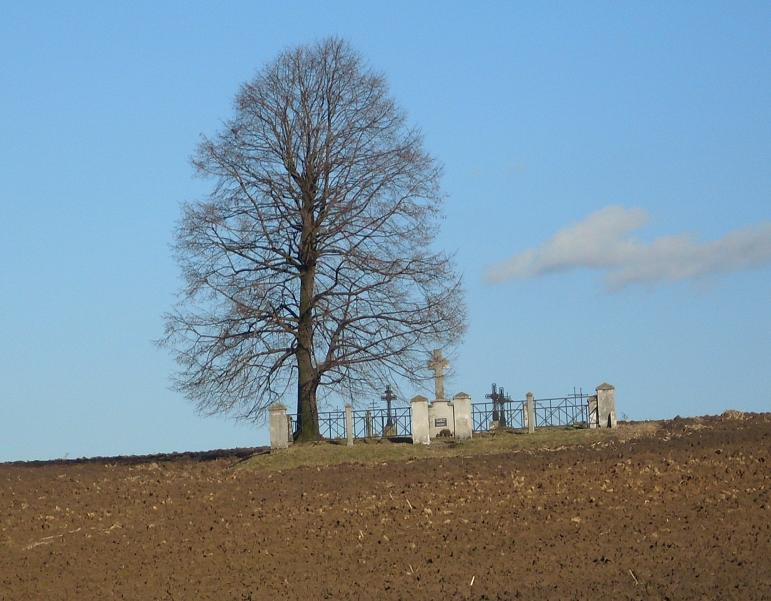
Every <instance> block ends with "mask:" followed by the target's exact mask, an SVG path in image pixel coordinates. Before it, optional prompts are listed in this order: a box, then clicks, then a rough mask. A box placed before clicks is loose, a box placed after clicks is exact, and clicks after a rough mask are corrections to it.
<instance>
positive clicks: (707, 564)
mask: <svg viewBox="0 0 771 601" xmlns="http://www.w3.org/2000/svg"><path fill="white" fill-rule="evenodd" d="M645 426H646V427H645V428H641V427H640V426H634V425H622V426H621V427H620V428H619V429H618V430H616V431H614V432H607V431H605V432H601V433H596V432H593V433H588V432H587V431H578V432H576V431H565V432H564V433H563V432H557V433H550V434H549V436H548V437H544V438H543V441H542V443H541V444H540V445H533V444H532V441H533V440H540V439H536V438H530V439H529V441H528V444H526V445H520V444H519V441H525V440H526V439H527V438H528V437H527V435H517V434H499V435H498V437H500V440H503V437H505V436H508V437H509V438H510V440H511V441H513V442H511V443H509V442H505V444H502V446H501V448H500V450H498V451H495V447H493V446H488V447H485V448H487V451H486V452H485V453H484V454H478V453H475V452H474V448H475V446H474V441H472V443H470V444H467V445H460V446H458V447H450V446H448V447H447V448H448V454H447V455H446V456H442V455H441V452H439V451H436V449H433V450H432V453H433V454H432V455H425V458H421V457H423V456H421V454H420V453H418V452H416V457H417V458H416V459H409V460H393V459H389V460H387V461H378V460H377V459H375V460H374V461H373V460H372V456H373V455H372V449H373V448H374V447H373V445H357V447H355V448H354V449H350V450H347V451H348V452H350V453H351V457H352V458H354V459H355V458H356V453H357V452H361V453H364V451H365V450H366V451H367V455H366V456H367V462H358V463H345V464H335V465H327V466H319V467H317V466H312V467H309V466H304V467H303V466H300V467H291V468H287V467H284V468H282V469H279V468H278V467H277V466H278V465H279V464H277V463H275V455H274V456H257V457H254V458H252V459H251V460H248V461H244V460H243V459H242V457H243V453H241V454H240V455H237V454H234V453H228V452H222V453H212V454H208V455H206V454H204V455H192V456H182V457H158V458H148V459H137V458H112V459H101V460H89V461H80V462H51V463H41V464H3V465H0V600H2V601H25V600H45V601H50V600H58V599H72V600H78V601H86V600H92V599H93V600H97V599H98V600H109V599H136V600H143V601H144V600H148V601H149V600H165V601H171V600H175V601H181V600H190V601H198V600H216V601H245V600H249V599H251V600H258V599H259V600H262V599H404V600H421V599H518V598H522V599H593V600H596V599H614V600H616V599H672V600H678V601H682V600H688V599H740V600H742V601H747V600H750V599H771V509H770V508H769V507H770V506H771V500H770V499H769V490H770V489H771V469H770V467H771V464H770V463H769V451H770V450H771V415H769V414H762V415H748V414H736V413H732V414H725V415H724V416H722V417H709V418H697V419H690V420H682V419H675V420H672V421H668V422H661V423H658V424H655V425H654V424H645ZM534 436H535V437H537V436H539V435H538V434H536V435H534ZM563 436H564V441H563V440H562V438H561V437H563ZM480 444H481V442H480ZM393 446H396V445H393ZM365 447H366V449H365ZM317 448H319V449H320V448H321V446H319V447H317ZM405 449H406V447H405ZM410 449H411V447H410ZM491 449H492V450H491ZM449 451H452V452H451V453H450V452H449ZM290 452H291V451H290ZM303 452H305V453H306V454H308V455H310V454H312V453H313V447H310V448H308V449H305V450H304V451H303ZM410 452H411V451H410ZM362 456H364V455H362Z"/></svg>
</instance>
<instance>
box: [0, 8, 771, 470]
mask: <svg viewBox="0 0 771 601" xmlns="http://www.w3.org/2000/svg"><path fill="white" fill-rule="evenodd" d="M415 4H418V3H414V2H393V1H392V2H388V3H378V4H370V5H365V3H361V2H346V3H341V2H327V3H323V4H322V5H320V4H318V3H311V2H308V3H291V2H275V3H267V2H265V3H237V2H231V3H221V4H220V5H215V4H214V3H212V4H203V3H192V2H184V3H182V2H179V3H172V2H164V3H155V2H153V3H151V2H144V3H140V2H137V3H122V4H119V3H96V2H94V3H84V2H71V3H53V2H51V3H36V4H31V3H15V4H11V3H5V5H4V6H3V9H2V19H0V55H1V56H2V57H3V58H2V60H1V61H0V165H2V167H1V169H2V177H0V228H1V230H0V257H2V258H1V259H0V460H13V459H38V458H51V457H63V456H69V457H76V456H83V455H88V456H93V455H112V454H118V453H146V452H158V451H172V450H177V451H181V450H200V449H208V448H220V447H234V446H252V445H255V444H264V442H265V439H266V431H265V427H264V426H262V425H246V424H240V425H239V424H233V423H232V422H230V421H228V420H227V419H223V418H203V417H199V416H197V415H196V414H195V411H194V409H193V406H192V405H191V404H190V403H189V402H187V401H186V400H185V399H184V398H181V397H180V396H179V395H178V394H177V393H175V392H172V391H171V390H169V375H170V373H171V372H172V370H173V369H174V364H173V361H172V359H171V357H170V356H169V355H168V354H167V353H166V352H165V351H163V350H159V349H157V348H155V347H154V346H153V344H152V340H153V339H155V338H157V337H159V336H160V334H161V331H162V319H161V315H162V313H163V312H164V311H166V310H167V309H168V308H169V307H170V306H171V304H172V303H173V301H174V293H175V290H176V289H177V288H178V284H179V280H178V273H177V267H176V265H175V263H174V261H173V259H172V257H171V253H170V249H169V245H170V243H171V240H172V232H173V228H174V224H175V221H176V219H177V217H178V215H179V205H180V203H181V202H183V201H185V200H189V199H194V198H197V197H200V196H202V195H203V194H205V192H206V189H207V183H206V182H205V181H201V180H198V179H195V178H194V177H193V172H192V168H191V167H190V165H189V162H188V160H189V157H190V155H191V154H192V152H193V150H194V148H195V145H196V142H197V140H198V138H199V135H200V134H201V133H206V134H211V133H214V132H215V131H216V130H217V129H218V127H219V125H220V124H221V122H222V121H223V120H225V119H226V118H227V117H228V116H229V115H230V111H231V103H232V100H233V97H234V95H235V93H236V91H237V88H238V86H239V84H240V83H242V82H243V81H245V80H247V79H248V78H250V77H251V76H252V75H253V74H254V73H255V72H256V70H257V69H258V68H259V67H260V66H261V65H262V64H264V63H265V62H267V61H270V60H272V59H273V58H274V57H275V56H276V54H277V53H278V52H279V51H281V50H282V49H284V48H286V47H288V46H292V45H295V44H300V43H307V42H311V41H314V40H317V39H319V38H322V37H325V36H328V35H339V36H342V37H345V38H346V39H348V40H349V41H350V42H351V43H352V45H353V46H354V47H355V48H356V49H357V50H358V51H360V52H361V53H362V54H363V55H364V56H365V57H366V58H367V59H368V60H369V62H370V63H371V64H372V65H373V66H374V67H375V68H377V69H379V70H382V71H383V72H384V73H385V74H386V76H387V78H388V80H389V82H390V85H391V90H392V93H393V95H394V97H395V98H396V99H397V101H398V102H399V104H400V105H401V106H402V107H403V108H404V109H406V110H407V112H408V114H409V116H410V119H411V121H412V122H413V123H415V124H417V125H419V126H420V127H421V128H422V130H423V132H424V134H425V140H426V145H427V147H428V148H429V150H430V151H431V152H432V153H433V154H434V155H435V156H436V157H437V158H438V159H439V160H440V161H441V162H442V163H443V164H444V179H443V184H444V190H445V192H446V193H447V197H448V199H447V204H446V214H447V215H446V221H445V223H444V227H443V229H442V232H441V235H440V237H439V244H440V245H442V246H443V247H445V248H448V249H451V250H453V251H455V252H456V253H457V259H458V263H459V265H460V267H461V269H462V271H463V272H464V276H465V281H466V286H467V288H468V303H469V309H470V322H469V332H468V335H467V338H466V342H465V343H464V345H463V346H462V347H461V348H460V349H458V352H457V356H456V358H455V359H454V368H455V372H456V373H455V376H454V377H453V379H452V380H451V381H450V382H448V387H449V389H450V391H452V392H457V391H459V390H464V391H466V392H468V393H470V394H471V395H472V397H474V398H476V399H479V398H481V397H482V395H483V394H484V393H485V392H487V390H488V388H489V385H490V384H491V383H492V382H496V383H498V384H499V385H503V386H505V387H506V389H507V391H509V392H511V393H512V395H513V396H515V397H523V396H524V394H525V392H527V391H528V390H532V391H533V392H535V394H536V396H544V395H557V394H561V393H564V392H568V391H571V390H572V389H573V387H574V386H576V387H583V388H584V389H587V388H589V389H592V388H593V387H594V386H596V385H598V384H600V383H601V382H603V381H608V382H611V383H612V384H614V385H615V386H616V389H617V403H618V409H619V413H620V414H627V415H628V416H630V417H632V418H635V419H648V418H663V417H671V416H674V415H676V414H680V415H698V414H705V413H719V412H721V411H722V410H724V409H726V408H729V407H730V408H738V409H743V410H750V411H769V410H771V369H770V368H769V365H771V256H770V253H769V252H768V248H769V246H770V245H771V241H770V240H769V229H768V227H769V225H768V224H769V222H771V7H770V6H769V4H768V3H765V2H757V3H747V2H723V3H708V2H698V3H697V2H678V3H671V2H645V3H642V2H629V3H616V2H607V3H599V2H597V3H595V2H580V3H579V2H575V3H529V4H525V3H520V4H509V3H503V2H501V3H473V4H472V3H441V8H439V6H440V5H439V4H438V3H437V4H429V3H422V4H419V5H417V6H416V5H415ZM322 6H323V8H322ZM609 207H610V208H609ZM598 215H599V217H598ZM598 219H599V220H603V219H604V221H603V223H604V224H605V229H604V230H603V232H604V233H602V232H600V233H598V235H597V236H595V235H594V234H593V232H594V231H595V229H594V228H595V226H596V225H597V223H598ZM614 220H616V221H614ZM625 224H626V225H625ZM624 227H626V229H624ZM587 232H588V233H587ZM598 232H599V230H598ZM588 238H591V240H588ZM584 240H586V244H584ZM593 248H594V251H592V249H593ZM609 255H611V256H613V257H617V258H618V259H617V260H616V261H615V263H614V262H612V261H611V262H610V264H609V263H608V261H606V260H605V258H606V257H607V256H609ZM502 265H508V267H507V268H506V269H504V271H505V272H506V274H507V275H506V276H505V277H501V278H498V281H497V283H492V282H491V280H490V277H489V276H490V273H491V272H492V271H494V270H495V269H496V266H497V267H498V268H500V266H502ZM619 280H620V281H621V285H618V281H619ZM608 282H616V285H609V284H608Z"/></svg>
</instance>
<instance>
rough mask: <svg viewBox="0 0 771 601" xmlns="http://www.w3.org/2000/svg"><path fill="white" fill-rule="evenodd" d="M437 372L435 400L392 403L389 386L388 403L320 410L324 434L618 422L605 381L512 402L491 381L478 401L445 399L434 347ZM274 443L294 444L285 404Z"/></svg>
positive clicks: (292, 418)
mask: <svg viewBox="0 0 771 601" xmlns="http://www.w3.org/2000/svg"><path fill="white" fill-rule="evenodd" d="M427 367H428V369H430V370H432V371H433V372H434V376H433V379H434V398H433V400H431V401H429V399H428V398H426V397H425V396H422V395H417V396H414V397H413V398H412V399H411V400H410V402H409V406H408V407H394V403H393V402H394V401H395V400H396V397H395V395H394V393H393V391H392V390H391V387H390V386H387V387H386V390H385V391H384V393H383V396H382V397H381V399H382V400H383V401H384V402H385V407H381V408H375V407H372V408H369V409H354V407H353V405H351V404H347V405H346V406H345V409H344V410H343V411H325V412H319V424H320V428H321V433H322V436H323V437H324V438H325V439H327V440H343V439H344V440H346V442H347V444H348V445H349V446H353V444H354V440H355V439H357V438H359V439H362V438H389V439H393V438H409V439H411V441H412V444H422V445H429V444H431V441H432V440H434V439H436V438H453V439H454V440H455V441H463V440H467V439H469V438H472V437H473V436H474V433H476V434H477V435H479V434H483V433H486V432H492V431H496V430H507V429H508V430H515V429H521V430H525V431H527V432H529V433H533V432H534V431H535V429H536V428H553V427H560V426H563V427H564V426H576V427H586V428H615V427H616V426H617V417H616V415H617V414H616V400H615V387H614V386H612V385H611V384H607V383H602V384H600V385H599V386H597V388H596V389H595V394H593V395H588V394H584V393H583V392H582V391H579V392H575V391H574V392H573V394H572V395H568V396H563V397H554V398H536V397H535V395H534V394H533V393H532V392H528V393H527V395H526V397H525V399H524V400H520V401H516V400H512V399H511V397H510V396H508V395H506V394H504V390H503V388H500V389H499V388H498V387H497V385H496V384H493V385H492V392H491V393H489V394H487V395H485V398H486V399H489V401H490V402H474V401H473V399H472V397H471V396H470V395H468V394H467V393H465V392H459V393H457V394H455V395H453V397H452V399H447V398H445V387H444V377H445V376H444V372H445V370H446V369H447V367H448V362H447V360H446V359H445V358H444V357H443V356H442V352H441V351H440V350H435V351H434V352H433V353H432V355H431V358H430V360H429V361H428V363H427ZM268 414H269V418H268V427H269V430H270V446H271V448H272V449H274V450H279V449H285V448H287V447H288V446H289V445H290V444H292V440H293V435H294V431H295V423H296V419H297V417H296V415H292V414H288V413H287V407H286V406H285V405H283V404H278V403H277V404H274V405H272V406H271V407H270V408H269V411H268Z"/></svg>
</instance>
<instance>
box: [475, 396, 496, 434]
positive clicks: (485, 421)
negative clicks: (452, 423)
mask: <svg viewBox="0 0 771 601" xmlns="http://www.w3.org/2000/svg"><path fill="white" fill-rule="evenodd" d="M494 405H495V403H472V405H471V427H472V429H473V430H474V432H487V431H488V430H489V429H490V426H491V425H492V422H493V409H494Z"/></svg>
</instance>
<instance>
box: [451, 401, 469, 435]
mask: <svg viewBox="0 0 771 601" xmlns="http://www.w3.org/2000/svg"><path fill="white" fill-rule="evenodd" d="M452 406H453V408H454V409H455V440H466V439H468V438H471V436H472V432H473V430H474V428H473V424H472V423H471V397H470V396H469V395H467V394H466V393H465V392H459V393H458V394H456V395H455V396H454V397H452Z"/></svg>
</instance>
